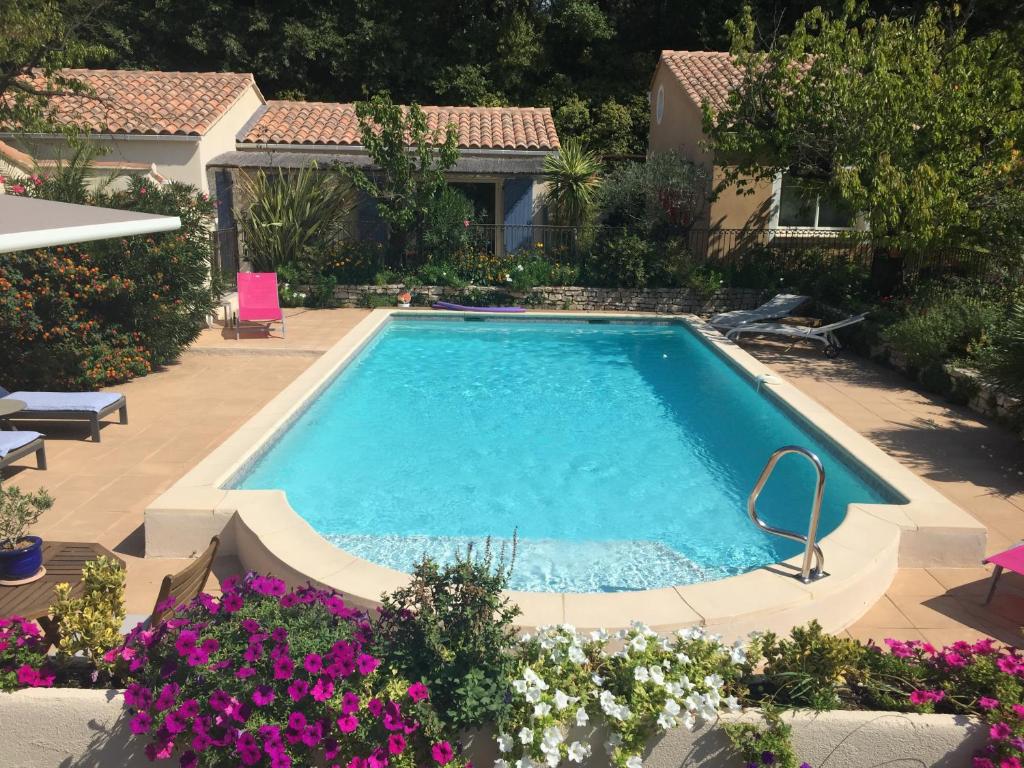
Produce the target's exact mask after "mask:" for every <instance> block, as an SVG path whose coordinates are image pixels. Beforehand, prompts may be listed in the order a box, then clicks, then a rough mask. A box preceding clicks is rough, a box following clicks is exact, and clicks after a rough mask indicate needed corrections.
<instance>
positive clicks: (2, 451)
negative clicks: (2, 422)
mask: <svg viewBox="0 0 1024 768" xmlns="http://www.w3.org/2000/svg"><path fill="white" fill-rule="evenodd" d="M39 437H42V435H41V434H39V433H38V432H28V431H25V432H21V431H17V432H5V431H4V430H0V459H2V458H3V457H4V456H6V455H7V454H8V453H10V452H11V451H16V450H17V449H18V448H22V447H24V446H26V445H28V444H29V443H31V442H32V441H33V440H35V439H36V438H39Z"/></svg>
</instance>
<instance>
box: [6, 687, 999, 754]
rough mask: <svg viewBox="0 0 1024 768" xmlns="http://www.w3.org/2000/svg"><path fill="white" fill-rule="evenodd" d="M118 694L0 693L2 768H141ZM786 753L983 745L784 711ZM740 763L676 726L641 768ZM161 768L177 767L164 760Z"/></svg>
mask: <svg viewBox="0 0 1024 768" xmlns="http://www.w3.org/2000/svg"><path fill="white" fill-rule="evenodd" d="M122 705H123V693H122V692H121V691H114V690H110V691H102V690H82V689H74V688H64V689H29V690H24V691H18V692H16V693H10V694H6V693H5V694H0V744H2V745H3V746H2V750H3V752H2V756H0V765H2V766H4V768H109V767H110V766H118V767H119V768H143V766H150V765H152V763H150V762H149V761H148V760H146V758H145V756H144V755H143V754H142V748H143V747H144V746H145V743H146V739H144V738H141V737H137V736H135V737H133V736H132V734H131V732H130V731H129V729H128V721H127V718H126V717H125V716H124V710H123V707H122ZM783 718H784V719H785V720H786V721H787V722H788V723H789V724H790V725H791V726H792V729H793V736H792V739H793V747H794V750H795V752H796V754H797V757H798V759H799V760H801V761H803V760H806V761H807V762H808V763H810V764H811V765H813V766H815V768H876V767H877V768H883V767H884V768H902V767H906V766H931V767H932V768H962V766H966V765H970V763H971V756H972V755H973V754H974V752H975V751H976V750H978V749H980V748H981V747H983V746H984V745H985V742H986V739H987V733H986V729H985V728H984V727H983V726H982V725H981V723H979V722H978V721H976V720H972V719H970V718H966V717H956V716H953V715H917V714H900V713H896V712H843V711H834V712H822V713H820V714H816V713H813V712H795V713H793V712H789V713H785V714H784V715H783ZM722 720H723V721H724V722H737V721H749V722H758V721H759V720H760V714H759V713H758V712H757V711H756V710H752V711H750V712H747V713H744V714H739V715H724V716H723V717H722ZM570 735H571V737H572V738H580V737H584V738H587V739H588V740H589V741H590V742H591V743H592V744H594V745H595V749H594V757H593V758H591V759H590V760H588V761H587V766H589V768H608V761H607V759H605V757H604V754H603V751H602V750H601V749H600V745H601V744H602V743H603V742H604V740H605V736H604V735H603V734H601V733H589V734H588V733H583V732H579V731H576V729H573V732H571V733H570ZM480 736H482V738H473V739H472V740H471V742H470V743H469V744H467V749H466V753H467V755H468V756H469V757H470V758H472V759H473V762H474V763H475V764H476V765H480V766H490V765H492V764H493V759H494V756H495V753H494V742H493V740H492V739H489V738H487V737H486V735H484V734H481V735H480ZM739 764H740V763H739V761H738V760H737V759H736V757H735V755H733V754H732V753H731V750H730V749H729V743H728V739H727V738H726V735H725V733H724V732H723V730H722V729H721V728H720V727H716V726H712V725H707V724H704V725H701V726H700V727H698V728H697V729H695V730H694V731H687V730H686V729H685V728H676V729H674V730H672V731H670V732H669V733H667V734H666V735H665V736H663V737H661V738H658V739H655V740H653V741H652V742H651V743H650V745H649V747H648V750H647V753H646V754H645V755H644V765H645V766H646V767H647V768H683V766H687V768H735V766H737V765H739ZM168 765H177V761H176V760H174V761H171V762H170V763H168Z"/></svg>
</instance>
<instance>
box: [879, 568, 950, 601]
mask: <svg viewBox="0 0 1024 768" xmlns="http://www.w3.org/2000/svg"><path fill="white" fill-rule="evenodd" d="M945 591H946V590H945V587H943V586H942V584H941V583H940V582H939V581H937V580H936V579H935V577H934V576H932V575H931V574H930V573H929V572H928V571H927V570H925V569H924V568H901V569H900V570H899V571H897V573H896V578H895V579H893V582H892V585H891V586H890V587H889V592H888V594H890V595H924V596H932V595H941V594H942V593H943V592H945Z"/></svg>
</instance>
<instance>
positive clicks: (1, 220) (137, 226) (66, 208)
mask: <svg viewBox="0 0 1024 768" xmlns="http://www.w3.org/2000/svg"><path fill="white" fill-rule="evenodd" d="M179 227H181V219H179V218H178V217H177V216H158V215H156V214H155V213H138V212H136V211H119V210H117V209H114V208H100V207H99V206H95V205H75V204H73V203H58V202H54V201H53V200H36V199H35V198H30V197H18V196H16V195H0V253H7V252H9V251H23V250H27V249H29V248H46V247H48V246H51V245H68V244H69V243H84V242H88V241H90V240H104V239H106V238H108V237H130V236H132V235H147V234H150V233H152V232H168V231H170V230H172V229H178V228H179Z"/></svg>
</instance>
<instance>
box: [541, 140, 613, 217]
mask: <svg viewBox="0 0 1024 768" xmlns="http://www.w3.org/2000/svg"><path fill="white" fill-rule="evenodd" d="M600 174H601V161H600V159H599V158H598V156H597V155H596V154H595V153H593V152H590V151H588V150H587V149H585V148H584V146H583V143H582V142H581V141H579V140H578V139H566V140H565V142H564V143H563V144H562V148H561V149H560V150H559V151H558V153H557V154H554V155H548V156H547V157H545V158H544V181H545V182H546V183H547V187H548V191H547V203H548V208H549V209H550V211H551V213H552V215H553V217H554V219H555V221H556V222H557V223H558V224H565V225H568V226H574V227H581V226H585V225H587V224H589V223H590V220H591V218H592V216H593V213H594V207H595V203H596V197H597V190H598V187H599V186H600V184H601V175H600Z"/></svg>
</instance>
